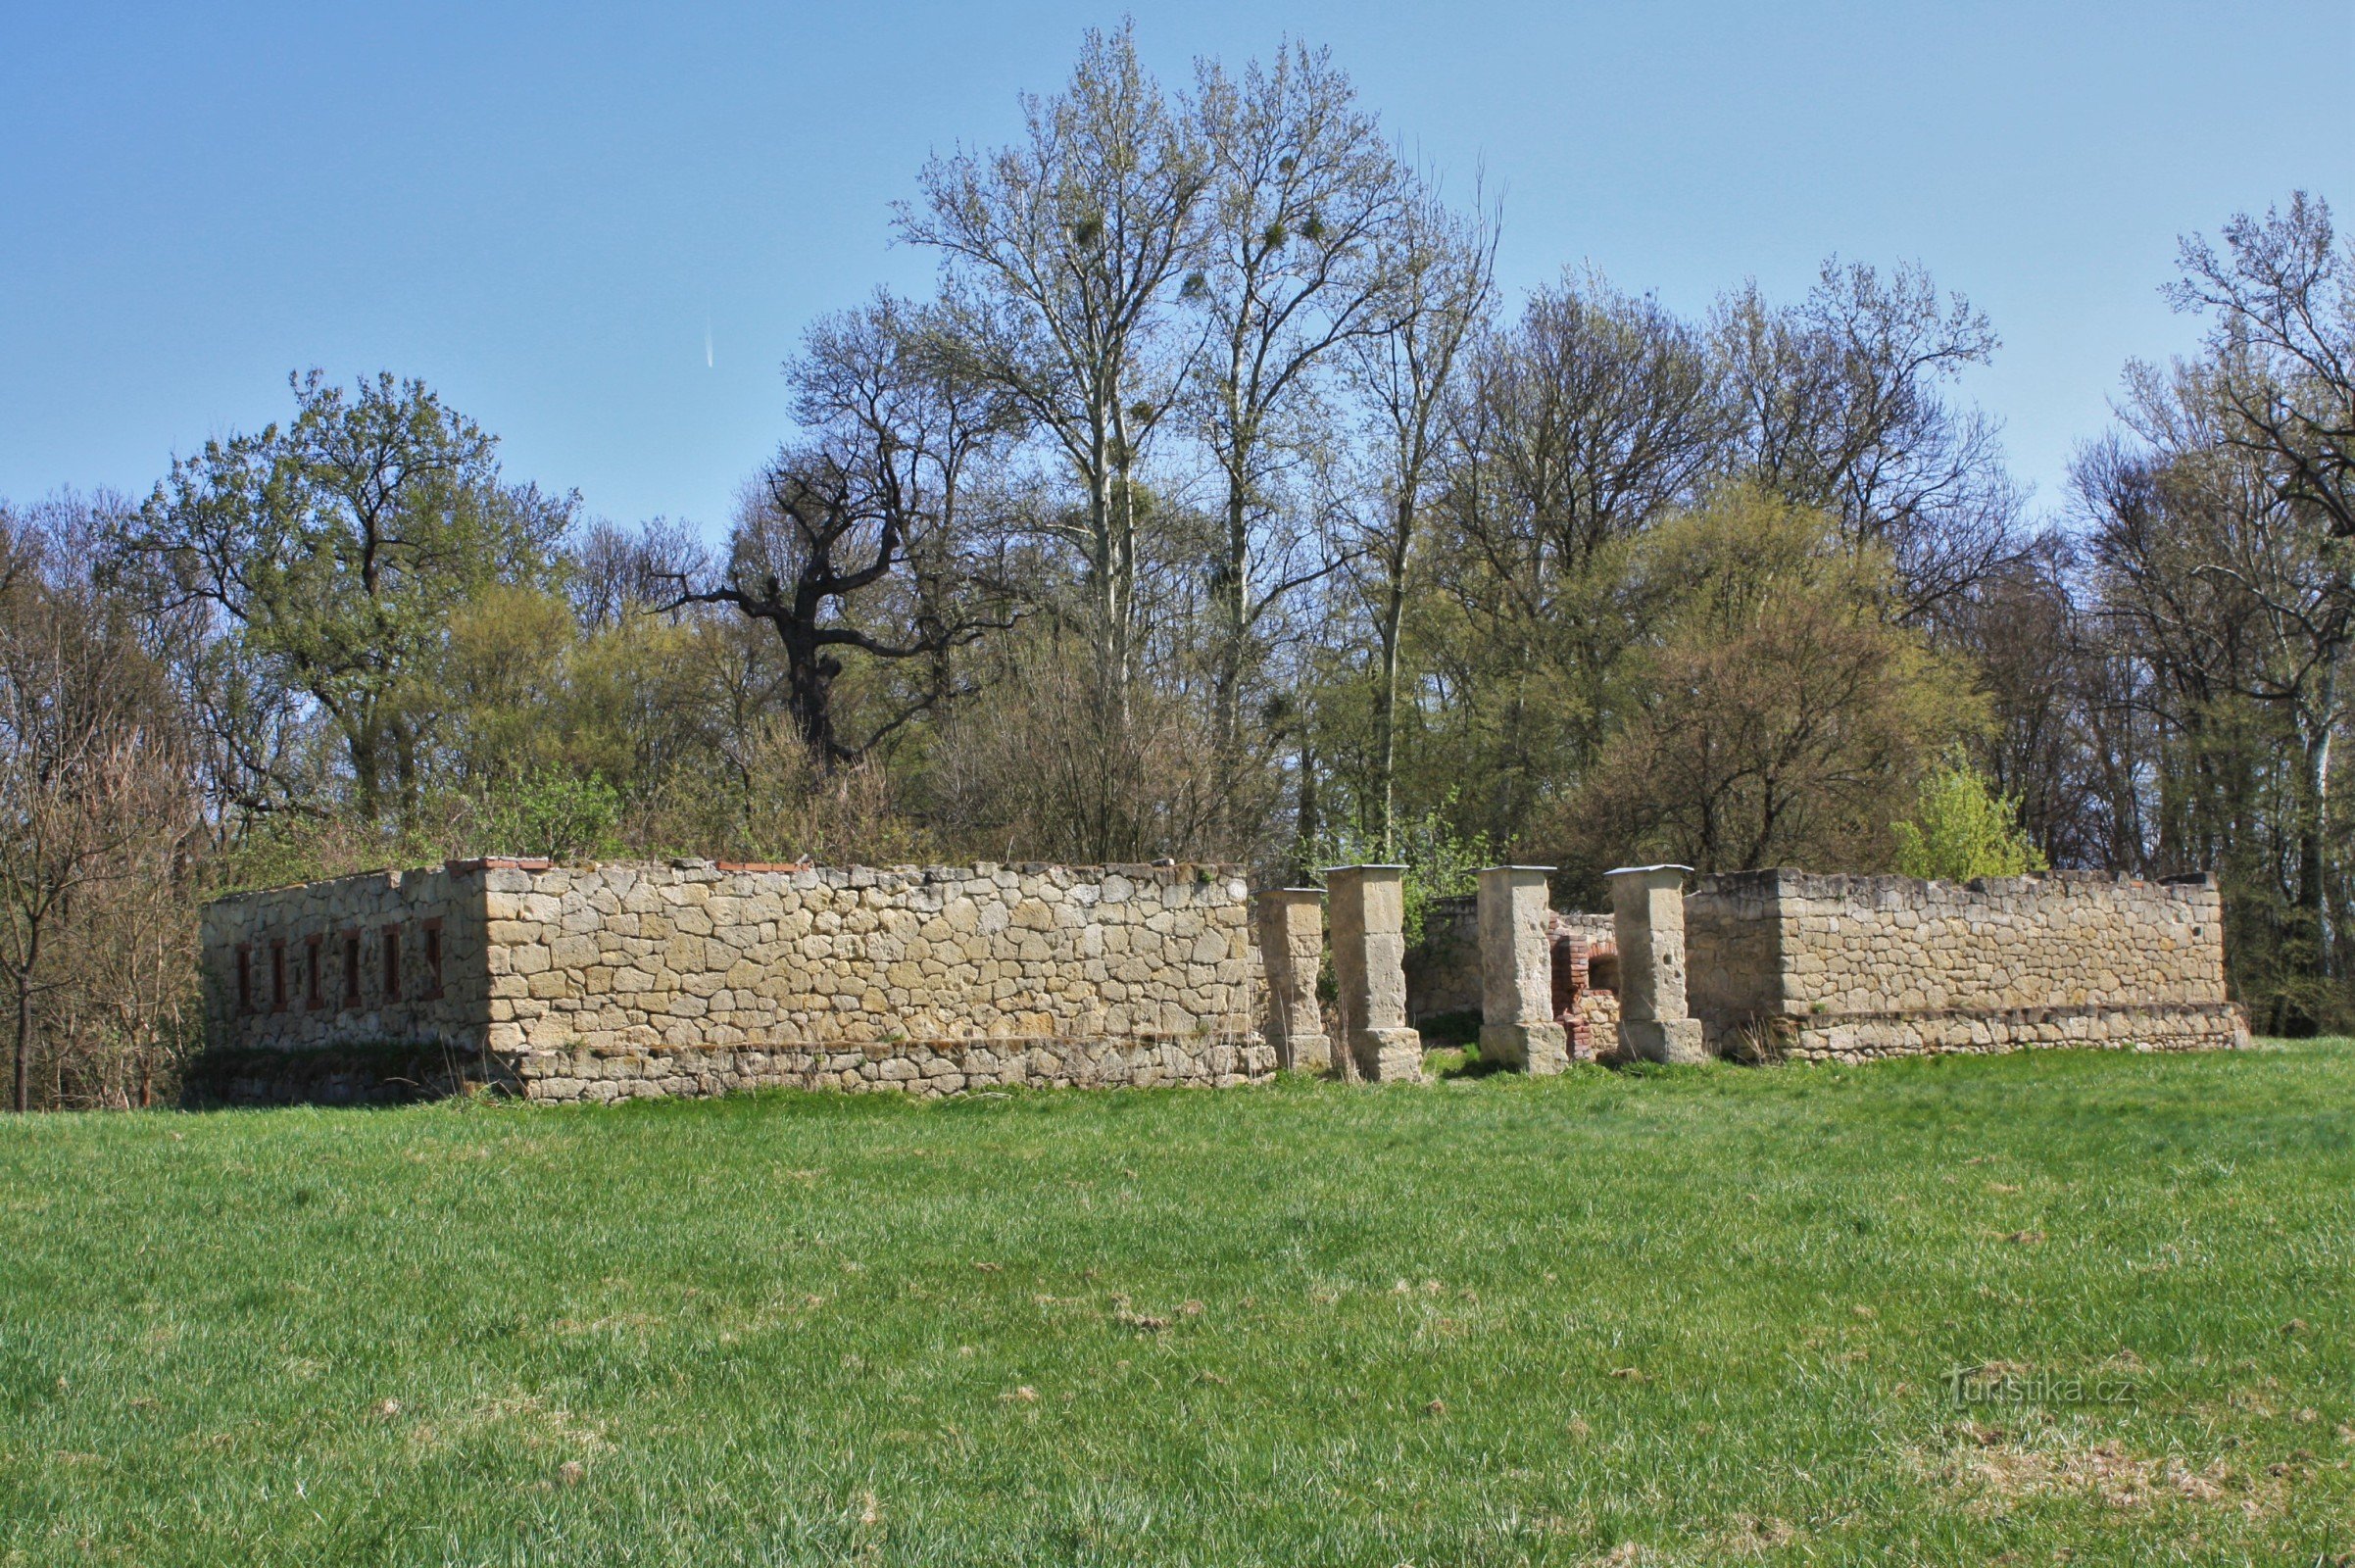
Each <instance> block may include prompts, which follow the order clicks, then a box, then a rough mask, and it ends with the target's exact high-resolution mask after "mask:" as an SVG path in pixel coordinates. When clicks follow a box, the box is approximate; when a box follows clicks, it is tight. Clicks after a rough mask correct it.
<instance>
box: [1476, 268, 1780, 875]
mask: <svg viewBox="0 0 2355 1568" xmlns="http://www.w3.org/2000/svg"><path fill="white" fill-rule="evenodd" d="M1463 381H1464V384H1463V388H1462V394H1461V396H1460V397H1459V398H1458V399H1457V401H1456V404H1455V410H1454V414H1453V417H1452V421H1451V422H1452V431H1453V437H1454V440H1453V445H1452V448H1451V451H1450V454H1449V457H1450V462H1449V466H1448V470H1447V483H1446V486H1445V489H1444V490H1443V492H1442V495H1441V502H1440V506H1439V509H1438V512H1439V515H1440V517H1441V518H1442V520H1443V524H1444V527H1445V530H1446V534H1445V536H1446V538H1447V540H1448V542H1449V545H1450V547H1451V548H1449V549H1447V550H1446V551H1443V552H1442V553H1441V557H1440V559H1441V560H1442V562H1443V563H1444V564H1443V566H1442V567H1441V569H1440V570H1439V571H1438V572H1437V573H1436V574H1435V575H1436V577H1437V581H1438V586H1439V587H1440V588H1441V589H1442V591H1443V592H1444V594H1445V597H1446V601H1447V609H1448V611H1449V612H1450V613H1451V614H1453V615H1456V616H1458V617H1460V618H1459V619H1458V620H1457V621H1456V622H1455V624H1457V625H1459V626H1460V627H1461V628H1462V635H1459V636H1457V637H1454V638H1452V639H1447V644H1448V651H1447V653H1446V654H1445V655H1444V656H1443V662H1444V663H1446V664H1447V666H1448V667H1449V669H1450V671H1451V673H1452V674H1453V675H1454V677H1455V684H1457V685H1458V686H1459V687H1460V688H1461V689H1463V690H1465V691H1466V692H1474V691H1477V693H1478V694H1479V695H1478V697H1477V699H1476V700H1475V701H1473V702H1470V703H1467V704H1464V705H1461V706H1459V708H1458V715H1459V723H1458V725H1457V727H1456V731H1455V739H1456V742H1457V744H1459V745H1471V746H1474V747H1475V748H1476V751H1477V755H1479V756H1480V757H1481V759H1482V763H1483V766H1482V771H1483V772H1484V773H1485V774H1486V775H1487V776H1488V779H1489V780H1490V783H1489V785H1488V786H1487V787H1486V788H1485V789H1484V791H1482V792H1481V794H1482V797H1483V798H1482V799H1480V800H1479V803H1478V804H1480V805H1481V806H1482V807H1483V808H1484V809H1485V811H1486V814H1487V816H1488V819H1489V825H1490V828H1491V830H1492V831H1494V832H1496V833H1497V834H1498V835H1499V836H1502V837H1505V838H1508V839H1509V838H1513V837H1517V836H1518V835H1519V834H1520V833H1521V832H1522V831H1524V830H1525V829H1526V828H1527V826H1528V823H1529V815H1530V812H1531V810H1532V809H1533V808H1534V805H1535V799H1536V794H1537V792H1538V790H1539V788H1541V787H1542V786H1543V784H1544V783H1545V781H1546V780H1547V779H1548V778H1551V779H1557V780H1558V779H1567V778H1575V777H1577V776H1578V775H1579V774H1581V773H1582V772H1583V771H1584V770H1585V769H1586V768H1587V767H1588V766H1590V765H1591V764H1592V763H1593V761H1594V759H1595V750H1596V748H1597V747H1599V745H1600V744H1601V742H1602V738H1603V736H1604V735H1605V734H1607V733H1608V731H1609V728H1610V726H1611V724H1612V723H1613V721H1614V718H1613V714H1612V711H1611V709H1610V702H1609V692H1610V689H1611V684H1612V680H1613V677H1614V674H1615V671H1616V668H1617V665H1618V663H1619V662H1620V659H1621V657H1622V656H1623V654H1624V653H1625V651H1626V650H1627V649H1628V648H1629V647H1630V646H1631V645H1632V644H1633V643H1634V642H1635V641H1636V640H1637V636H1638V634H1639V631H1640V629H1641V627H1642V624H1643V620H1644V615H1643V612H1642V609H1641V607H1640V606H1638V605H1634V604H1631V603H1629V602H1628V600H1627V598H1626V596H1625V594H1624V593H1623V592H1622V591H1621V590H1622V588H1623V587H1624V583H1623V581H1622V577H1623V573H1624V570H1625V562H1626V559H1627V552H1626V550H1625V548H1624V546H1625V544H1626V542H1627V541H1629V540H1632V539H1634V538H1635V537H1636V536H1637V535H1639V534H1641V533H1642V532H1644V530H1646V529H1648V528H1650V527H1651V526H1652V525H1654V524H1655V523H1657V522H1658V521H1659V519H1660V518H1661V517H1663V516H1664V515H1667V514H1668V513H1669V512H1670V511H1671V510H1672V509H1674V508H1676V507H1678V506H1680V505H1683V504H1687V503H1690V502H1691V501H1692V500H1693V497H1694V496H1695V495H1696V494H1697V493H1698V490H1699V488H1700V486H1701V485H1702V483H1703V481H1704V479H1705V478H1706V476H1707V475H1708V474H1709V473H1710V472H1711V471H1712V470H1714V469H1717V468H1719V467H1721V466H1723V465H1724V463H1725V460H1726V454H1727V450H1728V446H1729V443H1730V438H1731V436H1732V434H1733V429H1732V420H1731V419H1730V417H1728V413H1727V411H1726V409H1725V407H1724V403H1723V399H1722V396H1721V393H1720V377H1719V376H1718V374H1717V371H1716V369H1715V368H1714V367H1713V366H1712V364H1711V362H1710V359H1709V355H1708V352H1707V347H1706V344H1705V343H1704V342H1703V340H1702V339H1701V337H1700V335H1699V334H1698V333H1697V332H1695V331H1694V330H1693V328H1692V327H1691V326H1689V325H1687V324H1686V323H1685V322H1683V321H1681V320H1679V319H1677V318H1676V317H1674V316H1673V315H1671V314H1670V313H1669V312H1668V311H1666V310H1665V309H1663V308H1662V307H1661V306H1660V305H1659V304H1658V303H1657V302H1656V301H1653V300H1649V299H1637V298H1633V297H1631V296H1628V295H1625V294H1622V293H1620V292H1619V291H1617V290H1615V289H1613V288H1612V287H1611V286H1610V285H1609V283H1608V282H1606V281H1605V280H1604V279H1603V278H1601V277H1600V276H1599V275H1596V274H1595V273H1593V272H1589V273H1586V274H1584V275H1578V274H1571V275H1565V277H1564V278H1563V279H1562V281H1561V282H1560V283H1559V284H1558V285H1556V286H1554V287H1552V288H1546V289H1541V290H1539V291H1537V292H1536V293H1534V294H1533V295H1532V296H1531V297H1530V299H1529V301H1528V303H1527V305H1526V306H1525V307H1524V309H1523V312H1522V314H1521V317H1520V319H1518V320H1517V321H1515V322H1513V323H1511V324H1510V325H1509V326H1507V327H1505V328H1503V329H1501V330H1498V331H1496V332H1493V333H1491V334H1490V335H1489V336H1488V337H1487V338H1486V339H1485V340H1484V341H1483V342H1482V343H1481V344H1480V346H1479V349H1478V352H1477V353H1475V354H1474V355H1473V357H1472V360H1471V362H1470V365H1469V367H1468V372H1467V374H1466V375H1465V376H1464V378H1463ZM1467 731H1477V732H1478V739H1477V740H1475V739H1474V737H1473V735H1472V734H1470V733H1467Z"/></svg>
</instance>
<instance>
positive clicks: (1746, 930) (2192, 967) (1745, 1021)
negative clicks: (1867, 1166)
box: [1687, 871, 2248, 1061]
mask: <svg viewBox="0 0 2355 1568" xmlns="http://www.w3.org/2000/svg"><path fill="white" fill-rule="evenodd" d="M1687 913H1688V917H1689V919H1690V921H1691V928H1692V968H1693V1013H1694V1014H1695V1015H1696V1016H1697V1017H1698V1018H1699V1019H1700V1020H1701V1022H1702V1024H1703V1026H1704V1029H1705V1031H1706V1033H1707V1035H1708V1039H1709V1048H1710V1050H1712V1051H1713V1052H1715V1053H1716V1054H1721V1055H1730V1056H1738V1057H1745V1058H1759V1057H1767V1058H1776V1059H1780V1058H1786V1057H1788V1058H1791V1059H1800V1060H1841V1061H1856V1060H1864V1059H1869V1058H1871V1057H1875V1056H1885V1055H1910V1054H1922V1053H1934V1052H1947V1051H2008V1050H2013V1049H2017V1048H2019V1047H2023V1046H2043V1045H2088V1046H2091V1045H2104V1046H2118V1047H2127V1048H2132V1049H2134V1050H2186V1049H2193V1048H2199V1047H2222V1048H2231V1047H2234V1046H2239V1045H2245V1044H2246V1043H2247V1040H2248V1026H2247V1022H2246V1020H2245V1019H2244V1018H2243V1017H2242V1016H2241V1014H2240V1012H2239V1010H2238V1009H2237V1008H2236V1007H2234V1006H2233V1005H2232V1004H2231V1003H2230V1002H2228V1001H2227V1000H2226V995H2225V968H2224V908H2223V900H2222V895H2221V893H2220V892H2219V891H2218V889H2217V887H2216V884H2215V881H2214V879H2213V878H2210V877H2190V878H2182V879H2177V880H2173V881H2165V882H2161V881H2150V880H2145V879H2142V878H2135V877H2123V876H2114V875H2109V874H2106V873H2100V872H2087V871H2055V872H2049V873H2046V874H2043V875H2040V876H2027V877H2003V878H1990V879H1988V880H1986V881H1983V882H1973V883H1968V884H1958V883H1952V882H1922V881H1916V880H1914V879H1912V878H1909V877H1885V876H1875V877H1852V876H1820V875H1814V874H1811V873H1807V872H1800V871H1747V872H1740V873H1734V874H1728V875H1721V876H1711V877H1704V878H1702V879H1701V881H1700V884H1699V886H1698V887H1696V888H1695V889H1694V891H1693V896H1692V898H1691V899H1690V900H1688V901H1687Z"/></svg>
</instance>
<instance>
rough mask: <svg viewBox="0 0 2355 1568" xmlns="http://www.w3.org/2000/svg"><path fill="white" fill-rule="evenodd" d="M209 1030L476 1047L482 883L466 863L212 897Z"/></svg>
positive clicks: (230, 1042)
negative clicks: (219, 897) (214, 898)
mask: <svg viewBox="0 0 2355 1568" xmlns="http://www.w3.org/2000/svg"><path fill="white" fill-rule="evenodd" d="M201 940H202V945H203V952H204V972H205V1008H206V1025H207V1033H206V1037H207V1040H208V1042H209V1043H210V1044H212V1045H213V1046H215V1047H217V1048H221V1049H226V1050H232V1051H253V1050H261V1051H296V1050H303V1049H306V1048H310V1047H317V1046H326V1045H335V1044H347V1043H354V1042H367V1043H369V1044H384V1043H396V1042H397V1043H404V1044H423V1043H433V1044H436V1045H442V1046H449V1047H452V1048H457V1049H461V1050H466V1051H469V1052H471V1051H475V1050H479V1049H480V1047H481V1045H482V1042H483V1033H484V1025H485V1023H486V1022H487V1007H488V1002H489V985H488V967H487V963H486V958H485V932H484V920H483V884H482V876H481V872H480V870H479V869H478V868H476V867H472V866H468V865H466V864H463V863H461V864H457V865H453V866H446V867H439V868H434V869H428V870H417V871H376V872H371V873H368V874H367V875H363V876H347V877H338V878H336V879H334V880H333V881H328V882H311V883H305V884H302V885H300V886H296V887H285V888H269V889H264V890H262V891H259V892H254V893H241V894H232V895H231V896H229V897H227V898H223V899H217V900H215V901H214V902H213V903H211V904H209V905H207V906H206V907H205V910H204V915H203V920H202V925H201Z"/></svg>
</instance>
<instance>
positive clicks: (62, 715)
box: [0, 514, 193, 1111]
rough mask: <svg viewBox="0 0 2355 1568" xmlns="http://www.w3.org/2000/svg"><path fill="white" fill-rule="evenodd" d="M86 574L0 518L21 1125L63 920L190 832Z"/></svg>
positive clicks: (65, 978) (112, 628)
mask: <svg viewBox="0 0 2355 1568" xmlns="http://www.w3.org/2000/svg"><path fill="white" fill-rule="evenodd" d="M85 565H86V557H85V558H82V559H79V560H72V561H64V560H59V559H57V555H56V552H55V551H54V548H53V545H52V542H51V541H49V540H47V539H44V538H43V537H42V536H41V535H40V534H39V533H38V532H35V531H33V530H32V529H30V528H28V527H27V526H26V525H25V522H24V521H23V520H22V519H19V518H17V517H15V516H13V515H6V514H0V983H4V984H5V985H6V986H7V988H8V996H9V1002H10V1005H11V1021H10V1030H11V1036H12V1072H11V1103H13V1104H14V1106H15V1107H16V1108H17V1109H18V1110H20V1111H22V1110H26V1109H29V1108H30V1106H31V1104H32V1087H31V1081H30V1074H31V1065H32V1059H33V1055H34V1052H35V1049H36V1045H37V1040H36V1031H37V1028H38V1024H39V1020H40V1018H41V1017H42V1015H43V1011H44V1008H45V1006H46V1005H48V1004H50V1003H51V1002H52V1001H53V999H54V998H55V997H56V994H57V993H59V992H60V991H61V990H62V989H64V988H65V987H67V986H69V985H72V984H73V983H74V981H75V979H76V976H75V974H74V969H73V968H72V966H71V964H70V962H69V958H70V956H71V953H72V949H73V927H74V921H75V919H76V918H77V916H79V915H80V914H81V913H82V911H83V907H84V906H85V905H87V904H88V903H90V902H91V901H93V900H95V899H97V898H98V897H100V895H101V894H102V893H103V892H104V891H105V890H106V889H107V888H108V887H109V886H110V885H111V884H117V883H123V882H125V881H128V880H130V879H135V878H139V877H145V876H153V875H154V874H155V873H156V869H157V867H156V866H155V864H154V863H153V861H152V858H151V852H152V851H153V850H154V849H155V847H156V845H157V844H158V843H159V842H161V843H163V844H166V845H172V844H175V843H176V841H177V840H178V839H179V837H180V836H181V835H183V834H185V833H186V832H188V831H189V830H190V829H191V828H192V827H193V812H192V811H191V810H189V809H188V807H187V792H186V787H185V772H184V768H183V764H182V760H181V759H180V758H179V757H178V756H177V755H176V748H175V746H174V742H173V734H172V730H173V726H172V714H171V707H170V702H169V694H168V688H167V686H166V684H165V681H164V679H163V675H162V671H161V670H160V669H159V668H158V667H157V666H156V664H155V663H154V662H153V661H152V660H150V659H149V658H148V657H147V655H146V653H145V651H144V650H142V649H141V647H140V646H139V641H138V638H137V636H136V634H135V632H134V631H133V629H132V626H131V623H130V618H129V614H128V607H127V606H125V605H123V604H122V603H120V602H111V601H107V600H105V599H103V598H101V597H100V596H99V595H98V594H97V593H96V592H94V591H93V590H92V589H91V588H90V586H89V583H88V579H87V577H86V575H84V574H83V570H82V568H83V567H84V566H85ZM81 978H83V979H85V980H86V979H87V978H89V977H87V976H83V977H81ZM115 1000H116V1001H118V1002H121V1001H123V1000H126V999H123V998H117V999H115Z"/></svg>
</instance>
